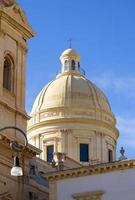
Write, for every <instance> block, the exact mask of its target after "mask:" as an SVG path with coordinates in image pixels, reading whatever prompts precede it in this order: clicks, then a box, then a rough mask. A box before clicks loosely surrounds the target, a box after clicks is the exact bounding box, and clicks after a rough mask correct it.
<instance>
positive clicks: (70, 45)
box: [68, 38, 72, 49]
mask: <svg viewBox="0 0 135 200" xmlns="http://www.w3.org/2000/svg"><path fill="white" fill-rule="evenodd" d="M68 42H69V48H70V49H71V48H72V39H71V38H70V39H69V40H68Z"/></svg>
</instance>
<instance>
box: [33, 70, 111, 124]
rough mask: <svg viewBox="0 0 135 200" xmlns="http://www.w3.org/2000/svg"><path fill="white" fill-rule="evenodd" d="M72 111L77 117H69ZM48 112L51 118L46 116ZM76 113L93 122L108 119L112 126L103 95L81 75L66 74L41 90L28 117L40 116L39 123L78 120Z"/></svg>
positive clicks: (106, 101)
mask: <svg viewBox="0 0 135 200" xmlns="http://www.w3.org/2000/svg"><path fill="white" fill-rule="evenodd" d="M63 109H64V111H63ZM57 110H59V111H61V116H60V115H59V116H56V115H55V112H54V111H57ZM65 110H67V111H66V114H65V113H64V112H65ZM71 110H76V111H75V113H76V114H72V112H71ZM51 111H53V112H54V115H50V114H49V112H51ZM68 111H69V116H68V114H67V112H68ZM79 111H81V113H83V116H81V117H83V118H91V117H92V115H93V117H94V118H95V119H98V120H103V118H106V119H107V118H108V123H111V124H112V123H113V124H115V119H114V116H113V114H112V112H111V108H110V105H109V102H108V100H107V98H106V97H105V95H104V94H103V92H102V91H101V90H100V89H99V88H98V87H97V86H95V84H93V83H92V82H91V81H89V80H87V79H86V78H85V77H84V76H83V75H80V74H76V73H73V72H72V73H71V72H65V73H62V74H60V75H59V76H57V78H56V79H55V80H54V81H52V82H50V83H49V84H48V85H46V86H45V87H44V88H43V89H42V91H41V92H40V93H39V95H38V96H37V98H36V100H35V103H34V105H33V108H32V112H31V116H33V117H34V116H35V117H36V115H38V114H40V113H41V115H42V121H46V120H51V119H54V118H57V117H58V118H61V117H62V118H63V117H67V116H68V118H72V117H73V118H78V117H80V115H79ZM43 113H44V115H43ZM77 113H78V114H77ZM104 115H105V116H104ZM39 121H40V120H39Z"/></svg>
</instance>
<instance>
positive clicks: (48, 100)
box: [28, 49, 119, 162]
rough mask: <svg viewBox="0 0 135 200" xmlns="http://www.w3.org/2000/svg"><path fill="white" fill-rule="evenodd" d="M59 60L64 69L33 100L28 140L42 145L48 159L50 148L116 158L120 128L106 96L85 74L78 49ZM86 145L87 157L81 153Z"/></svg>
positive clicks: (75, 155)
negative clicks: (81, 67) (81, 66)
mask: <svg viewBox="0 0 135 200" xmlns="http://www.w3.org/2000/svg"><path fill="white" fill-rule="evenodd" d="M60 61H61V64H62V67H61V73H60V74H58V75H57V77H56V78H55V80H53V81H51V82H50V83H48V84H47V85H46V86H45V87H44V88H43V89H42V91H41V92H40V93H39V95H38V96H37V98H36V100H35V103H34V104H33V108H32V112H31V119H30V121H29V123H28V139H29V142H30V143H31V144H33V145H36V147H38V148H41V149H42V151H43V153H42V155H41V158H42V159H45V160H47V161H48V162H50V161H51V160H52V157H49V155H50V153H49V152H50V151H51V152H53V151H54V152H64V153H66V154H67V155H68V156H69V157H71V158H73V159H75V160H76V161H79V162H80V161H84V160H83V159H85V161H84V162H88V161H89V160H90V159H91V160H99V162H107V161H108V158H109V159H110V158H113V160H114V159H115V158H116V141H117V138H118V136H119V132H118V130H117V128H116V120H115V117H114V115H113V113H112V111H111V107H110V105H109V102H108V100H107V98H106V96H105V95H104V93H103V92H102V91H101V90H100V89H99V88H98V87H97V86H96V85H95V84H94V83H92V82H91V81H89V80H88V79H87V78H86V77H85V75H84V74H82V72H81V70H80V56H79V54H78V53H77V52H76V51H75V50H73V49H67V50H65V51H64V52H63V53H62V55H61V56H60ZM83 147H84V148H86V152H84V153H83V155H86V154H87V159H86V157H85V158H84V157H83V158H82V157H81V155H82V153H81V152H82V151H84V149H83ZM79 152H80V155H79ZM52 155H53V154H52V153H51V156H52ZM89 156H90V157H89Z"/></svg>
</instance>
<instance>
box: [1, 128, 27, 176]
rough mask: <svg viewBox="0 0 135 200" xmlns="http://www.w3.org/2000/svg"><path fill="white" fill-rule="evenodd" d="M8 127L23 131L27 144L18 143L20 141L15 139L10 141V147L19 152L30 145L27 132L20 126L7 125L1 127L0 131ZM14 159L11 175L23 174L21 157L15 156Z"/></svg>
mask: <svg viewBox="0 0 135 200" xmlns="http://www.w3.org/2000/svg"><path fill="white" fill-rule="evenodd" d="M7 129H14V130H16V131H19V133H21V134H22V135H23V136H24V138H25V144H24V145H20V144H18V142H17V141H15V140H14V141H12V142H10V148H11V149H12V150H14V151H15V152H17V153H19V152H22V151H23V150H24V149H25V148H26V147H27V146H28V140H27V137H26V134H25V133H24V132H23V131H22V130H21V129H20V128H17V127H15V126H7V127H4V128H1V129H0V132H1V131H4V130H7ZM13 159H14V164H13V167H12V169H11V176H23V169H22V168H21V167H20V163H19V157H18V156H14V158H13Z"/></svg>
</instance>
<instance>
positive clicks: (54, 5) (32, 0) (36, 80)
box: [18, 0, 135, 157]
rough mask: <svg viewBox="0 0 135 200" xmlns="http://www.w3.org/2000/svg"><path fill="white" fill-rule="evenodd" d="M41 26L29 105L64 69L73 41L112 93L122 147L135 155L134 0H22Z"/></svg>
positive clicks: (31, 57) (33, 44)
mask: <svg viewBox="0 0 135 200" xmlns="http://www.w3.org/2000/svg"><path fill="white" fill-rule="evenodd" d="M18 2H19V3H20V4H21V5H22V7H23V10H25V12H26V14H27V18H28V20H29V22H30V24H31V26H32V27H33V30H34V32H36V36H35V38H33V39H31V40H30V41H29V42H28V45H29V51H28V56H27V92H26V93H27V94H26V96H27V98H26V103H27V111H28V112H30V110H31V107H32V104H33V102H34V99H35V98H36V96H37V94H38V93H39V91H40V90H41V89H42V87H43V86H44V85H45V84H46V83H48V82H49V81H50V80H52V79H54V78H55V76H56V74H57V73H58V72H59V70H60V62H59V56H60V54H61V52H62V51H63V50H64V49H66V48H68V47H69V44H68V39H69V38H72V40H73V42H72V47H73V48H74V49H76V50H77V51H78V52H79V53H80V55H81V67H82V68H83V69H84V70H85V72H86V76H87V78H88V79H90V80H92V81H93V82H94V83H96V84H97V85H98V86H99V87H100V88H101V89H102V90H103V91H104V93H105V94H106V96H107V97H108V99H109V101H110V103H111V107H112V110H113V113H114V114H115V116H116V118H117V121H118V124H117V127H118V128H119V130H120V138H119V140H118V149H119V148H120V147H121V146H124V148H125V150H126V156H127V157H134V156H135V152H134V151H135V23H134V21H135V12H134V10H135V1H134V0H130V1H127V0H110V1H108V0H102V1H101V0H85V1H82V0H68V1H67V0H40V1H36V0H18Z"/></svg>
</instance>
